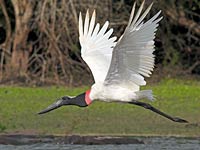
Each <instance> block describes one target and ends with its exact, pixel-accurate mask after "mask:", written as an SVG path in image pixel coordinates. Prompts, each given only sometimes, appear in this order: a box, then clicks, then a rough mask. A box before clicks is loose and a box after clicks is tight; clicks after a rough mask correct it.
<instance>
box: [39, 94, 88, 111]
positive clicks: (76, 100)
mask: <svg viewBox="0 0 200 150" xmlns="http://www.w3.org/2000/svg"><path fill="white" fill-rule="evenodd" d="M63 105H76V106H79V107H86V106H88V105H87V103H86V101H85V93H83V94H80V95H78V96H76V97H69V96H64V97H62V98H59V99H57V101H56V102H55V103H53V104H51V105H50V106H48V107H47V108H46V109H44V110H42V111H41V112H39V113H38V114H44V113H47V112H49V111H52V110H54V109H57V108H59V107H61V106H63Z"/></svg>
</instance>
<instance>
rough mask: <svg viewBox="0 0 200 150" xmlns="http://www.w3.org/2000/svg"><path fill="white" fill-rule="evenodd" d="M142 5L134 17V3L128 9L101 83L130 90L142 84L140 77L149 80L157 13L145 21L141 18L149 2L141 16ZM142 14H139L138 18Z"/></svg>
mask: <svg viewBox="0 0 200 150" xmlns="http://www.w3.org/2000/svg"><path fill="white" fill-rule="evenodd" d="M144 2H145V1H143V2H142V4H141V6H140V8H139V10H138V12H137V13H136V15H135V17H134V11H135V3H134V5H133V8H132V12H131V15H130V19H129V23H128V25H127V28H126V30H125V31H124V34H123V35H122V36H121V38H120V40H119V41H118V43H117V45H116V47H115V48H114V50H113V57H112V61H111V65H110V68H109V71H108V74H107V76H106V80H105V84H121V83H124V84H125V85H133V86H132V87H133V89H135V90H138V89H139V88H138V89H137V88H136V85H137V86H140V85H145V84H146V82H145V80H144V77H149V76H150V74H151V71H153V68H154V59H155V58H154V55H153V51H154V38H155V31H156V30H157V29H156V28H157V27H158V22H159V21H160V20H161V19H162V17H160V18H158V16H159V15H160V13H161V11H159V12H158V13H157V14H155V15H154V16H153V17H152V18H151V19H149V20H148V21H146V22H145V21H144V18H145V17H146V16H147V14H148V13H149V11H150V9H151V7H152V5H153V3H152V4H151V5H150V6H149V7H148V8H147V9H146V10H145V11H144V13H142V9H143V7H144ZM141 14H142V15H141ZM143 76H144V77H143Z"/></svg>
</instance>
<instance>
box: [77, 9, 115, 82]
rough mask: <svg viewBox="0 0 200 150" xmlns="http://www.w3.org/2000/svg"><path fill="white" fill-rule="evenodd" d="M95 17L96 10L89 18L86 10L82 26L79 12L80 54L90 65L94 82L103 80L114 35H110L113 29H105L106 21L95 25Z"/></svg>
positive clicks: (109, 59) (110, 55)
mask: <svg viewBox="0 0 200 150" xmlns="http://www.w3.org/2000/svg"><path fill="white" fill-rule="evenodd" d="M95 18H96V12H95V11H94V12H93V14H92V17H91V19H90V17H89V11H88V10H87V12H86V16H85V21H84V26H83V21H82V14H81V13H80V15H79V40H80V44H81V56H82V58H83V60H84V61H85V62H86V63H87V64H88V66H89V67H90V70H91V71H92V74H93V76H94V79H95V82H100V81H101V82H103V81H104V80H105V77H106V74H107V72H108V69H109V66H110V62H111V57H112V51H113V47H114V46H115V44H116V42H115V40H116V37H111V34H112V33H113V29H110V30H109V31H107V29H108V26H109V22H108V21H106V22H105V24H104V25H103V27H102V28H101V29H100V24H99V23H97V24H96V25H95ZM110 37H111V38H110Z"/></svg>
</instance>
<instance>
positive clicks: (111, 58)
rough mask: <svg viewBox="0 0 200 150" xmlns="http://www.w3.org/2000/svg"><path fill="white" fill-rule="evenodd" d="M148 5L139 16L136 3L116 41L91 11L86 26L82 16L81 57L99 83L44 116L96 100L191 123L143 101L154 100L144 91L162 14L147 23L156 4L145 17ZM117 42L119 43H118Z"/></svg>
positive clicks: (87, 104)
mask: <svg viewBox="0 0 200 150" xmlns="http://www.w3.org/2000/svg"><path fill="white" fill-rule="evenodd" d="M144 3H145V1H143V2H142V4H141V6H140V8H139V9H138V11H137V13H136V14H135V6H136V3H134V5H133V8H132V11H131V15H130V19H129V22H128V25H127V27H126V29H125V31H124V33H123V34H122V35H121V37H120V38H119V39H118V40H117V37H115V36H114V37H112V36H111V34H112V33H113V29H112V28H111V29H108V26H109V22H108V21H106V22H105V23H104V25H103V27H101V28H100V24H99V23H95V18H96V12H95V11H94V12H93V14H92V17H91V19H90V17H89V12H88V11H87V13H86V16H85V20H84V23H83V20H82V14H81V12H80V15H79V40H80V45H81V56H82V58H83V60H84V61H85V62H86V63H87V65H88V66H89V68H90V70H91V72H92V74H93V77H94V81H95V83H94V84H93V85H92V87H91V89H89V90H87V91H86V92H84V93H82V94H80V95H78V96H75V97H69V96H63V97H62V98H60V99H58V100H57V102H55V103H53V104H52V105H50V106H49V107H47V108H46V109H44V110H42V111H41V112H39V114H44V113H47V112H49V111H52V110H54V109H57V108H59V107H61V106H64V105H76V106H80V107H87V106H89V105H91V104H92V102H93V101H95V100H100V101H105V102H121V103H129V104H134V105H137V106H141V107H144V108H146V109H149V110H151V111H153V112H155V113H157V114H159V115H161V116H163V117H166V118H168V119H170V120H172V121H174V122H180V123H187V121H186V120H184V119H181V118H178V117H172V116H170V115H168V114H166V113H164V112H162V111H160V110H158V109H157V108H155V107H153V106H152V105H150V104H148V103H144V102H141V101H140V99H144V98H145V99H148V100H150V101H152V100H153V99H154V97H153V94H152V91H151V90H140V86H144V85H146V81H145V79H144V77H149V76H150V74H151V72H152V71H153V68H154V54H153V51H154V38H155V32H156V30H157V27H158V23H159V21H160V20H161V19H162V17H159V15H160V13H161V11H159V12H158V13H157V14H155V15H154V16H153V17H152V18H151V19H149V20H147V21H144V18H145V17H146V16H147V14H148V13H149V11H150V9H151V7H152V4H153V3H152V4H151V5H149V7H148V8H147V9H146V10H145V11H144V12H143V13H142V9H143V7H144ZM116 40H117V41H116Z"/></svg>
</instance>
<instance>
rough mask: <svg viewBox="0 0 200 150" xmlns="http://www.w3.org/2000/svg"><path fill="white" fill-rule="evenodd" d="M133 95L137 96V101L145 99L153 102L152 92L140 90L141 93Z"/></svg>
mask: <svg viewBox="0 0 200 150" xmlns="http://www.w3.org/2000/svg"><path fill="white" fill-rule="evenodd" d="M135 94H136V95H137V99H138V100H139V99H143V98H146V99H148V100H150V101H153V100H154V99H155V98H154V96H153V93H152V90H141V91H137V92H135Z"/></svg>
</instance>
